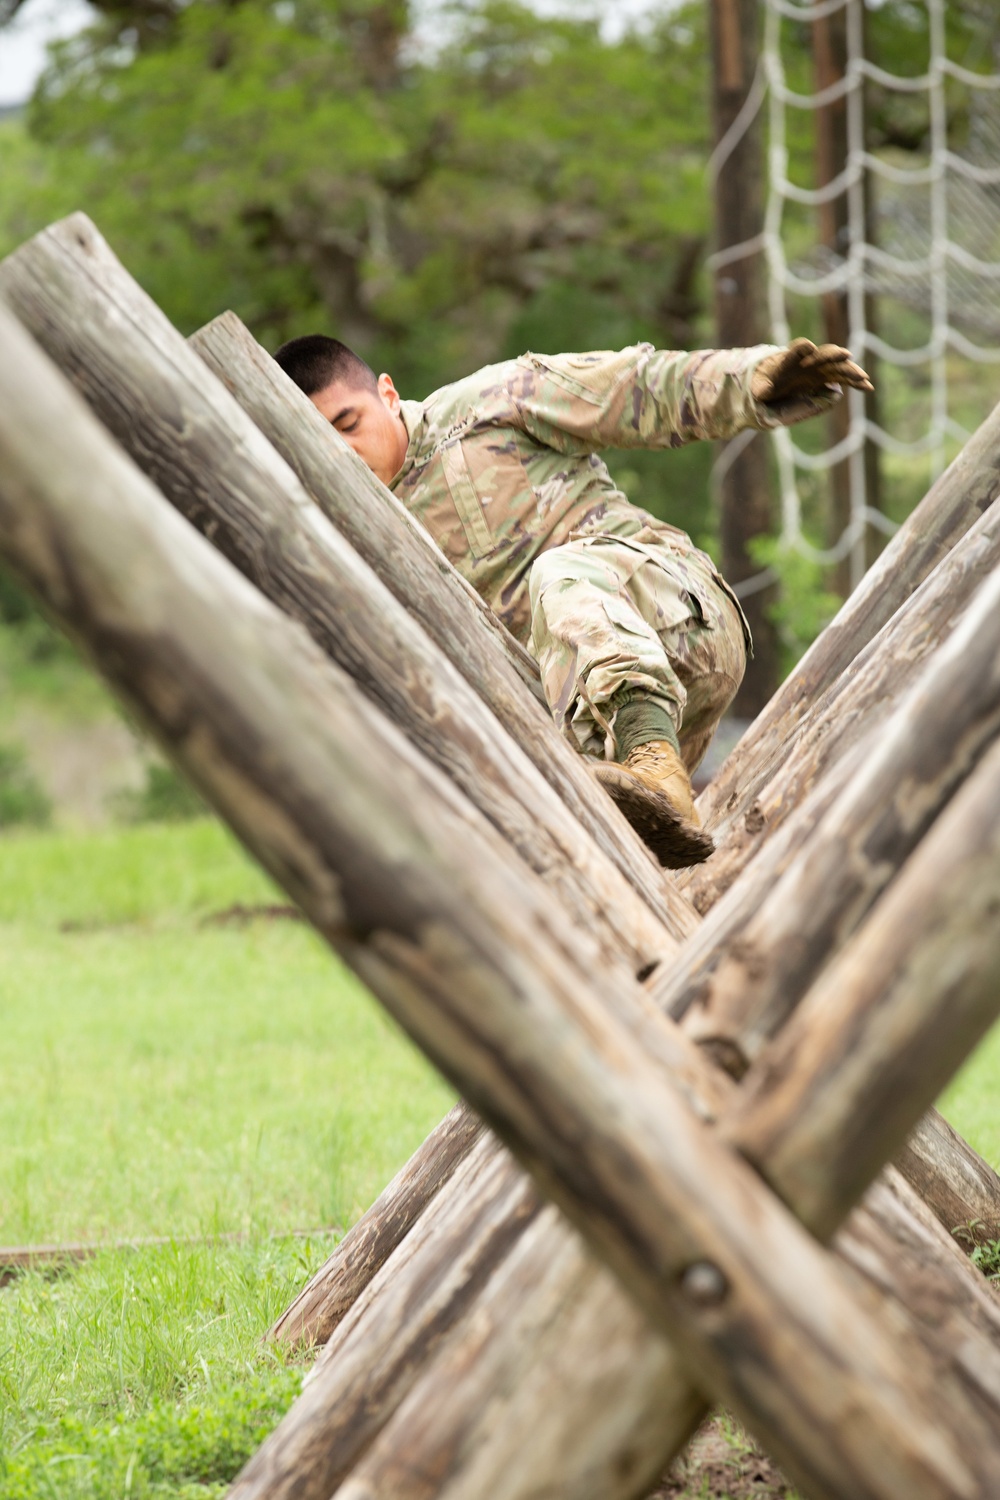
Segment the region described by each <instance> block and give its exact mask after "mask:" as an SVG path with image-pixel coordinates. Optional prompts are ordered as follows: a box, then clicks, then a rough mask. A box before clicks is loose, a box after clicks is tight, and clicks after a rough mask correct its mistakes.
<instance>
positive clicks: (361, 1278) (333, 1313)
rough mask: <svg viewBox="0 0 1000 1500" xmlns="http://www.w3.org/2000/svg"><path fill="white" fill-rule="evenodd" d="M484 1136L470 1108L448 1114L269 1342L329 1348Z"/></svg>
mask: <svg viewBox="0 0 1000 1500" xmlns="http://www.w3.org/2000/svg"><path fill="white" fill-rule="evenodd" d="M482 1133H483V1124H482V1121H481V1120H480V1119H479V1118H478V1117H477V1116H476V1115H474V1114H473V1113H472V1111H471V1110H470V1109H469V1107H468V1106H467V1105H466V1104H462V1103H459V1104H456V1105H455V1107H454V1109H452V1110H449V1112H448V1114H446V1115H445V1117H444V1119H443V1120H442V1121H441V1123H440V1125H438V1126H437V1127H436V1128H435V1129H434V1130H432V1131H431V1133H430V1135H429V1136H428V1137H427V1139H426V1140H425V1141H424V1143H423V1145H422V1146H420V1147H419V1148H418V1149H417V1150H416V1151H415V1152H414V1153H413V1155H412V1156H411V1157H410V1159H409V1161H408V1162H407V1163H406V1164H405V1166H403V1167H402V1168H401V1169H400V1170H399V1171H398V1172H397V1173H396V1175H395V1177H394V1178H393V1179H392V1181H391V1182H390V1183H389V1185H388V1187H386V1188H384V1189H383V1191H382V1192H381V1193H380V1194H379V1196H378V1197H377V1198H376V1199H375V1202H374V1203H373V1204H372V1206H371V1208H370V1209H369V1210H368V1211H367V1213H365V1214H362V1216H361V1218H360V1219H359V1220H358V1222H357V1223H356V1224H354V1225H352V1227H351V1228H350V1229H349V1230H348V1232H347V1233H346V1234H345V1235H344V1238H343V1239H342V1240H341V1242H340V1244H339V1245H338V1246H337V1248H336V1249H335V1250H334V1252H333V1254H332V1255H331V1256H330V1257H329V1258H328V1259H327V1260H326V1261H325V1262H324V1263H323V1265H322V1266H321V1267H320V1268H319V1270H318V1271H317V1272H316V1274H315V1275H314V1276H313V1277H312V1279H311V1280H310V1281H309V1282H308V1283H307V1284H306V1286H304V1287H303V1289H302V1291H301V1292H300V1293H299V1295H298V1296H297V1297H296V1298H295V1301H294V1302H292V1303H291V1305H290V1306H289V1307H288V1308H287V1309H286V1310H285V1312H283V1313H282V1314H281V1317H280V1318H278V1319H277V1321H276V1322H275V1323H274V1325H273V1327H272V1328H271V1329H270V1330H269V1332H268V1335H267V1336H268V1338H269V1339H277V1340H281V1341H282V1342H288V1343H304V1344H325V1343H326V1342H327V1340H328V1339H329V1338H330V1336H331V1334H332V1333H333V1331H334V1329H335V1328H336V1327H337V1325H338V1324H339V1323H340V1322H341V1321H342V1320H343V1318H344V1317H345V1316H346V1315H347V1313H348V1312H349V1311H350V1310H351V1308H352V1307H353V1306H354V1303H355V1302H356V1301H357V1299H358V1297H359V1296H360V1295H361V1293H362V1292H363V1291H364V1289H365V1287H366V1286H368V1284H369V1283H370V1282H371V1280H372V1278H373V1277H374V1276H375V1275H376V1274H377V1273H378V1272H379V1271H380V1270H381V1269H382V1267H383V1266H384V1265H385V1263H386V1261H387V1260H388V1259H389V1257H390V1255H391V1254H392V1253H393V1251H394V1250H395V1249H396V1247H397V1246H398V1245H400V1244H401V1243H402V1241H403V1240H404V1239H405V1238H406V1236H407V1235H408V1234H409V1232H410V1230H411V1229H412V1228H413V1226H414V1225H415V1224H416V1223H417V1221H418V1220H419V1219H421V1218H422V1216H423V1215H424V1213H425V1211H426V1210H427V1209H428V1208H429V1207H430V1205H431V1203H432V1202H433V1201H434V1199H435V1198H436V1197H437V1195H438V1193H439V1192H440V1191H441V1189H442V1188H443V1187H444V1185H445V1183H447V1182H451V1180H452V1178H453V1176H454V1174H455V1171H456V1169H457V1168H458V1167H459V1165H460V1164H461V1163H462V1162H463V1161H464V1160H465V1158H466V1157H467V1156H468V1154H469V1152H470V1151H471V1150H472V1148H473V1146H475V1145H476V1143H477V1141H478V1140H479V1139H480V1137H481V1136H482ZM463 1183H464V1179H463Z"/></svg>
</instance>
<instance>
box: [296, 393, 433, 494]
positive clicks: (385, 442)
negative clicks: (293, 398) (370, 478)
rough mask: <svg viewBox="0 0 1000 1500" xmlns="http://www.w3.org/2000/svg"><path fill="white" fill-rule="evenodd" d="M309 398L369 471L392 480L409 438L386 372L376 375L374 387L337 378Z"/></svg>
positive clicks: (386, 480)
mask: <svg viewBox="0 0 1000 1500" xmlns="http://www.w3.org/2000/svg"><path fill="white" fill-rule="evenodd" d="M309 399H310V401H311V402H312V404H313V406H315V407H316V410H317V411H318V412H320V413H321V414H322V416H324V417H325V418H326V420H327V421H328V422H329V423H330V425H331V427H336V429H337V431H338V432H339V433H340V435H341V437H342V438H343V439H344V441H345V443H347V444H348V446H349V447H351V448H353V449H354V451H355V453H356V454H357V455H358V457H359V458H362V459H364V461H365V463H366V464H367V465H368V467H369V469H371V471H372V473H373V474H376V475H377V476H378V478H379V479H381V481H382V483H383V484H389V483H391V481H392V480H393V479H394V478H395V477H396V475H397V474H398V473H399V471H400V469H401V468H402V467H403V459H404V458H405V457H406V448H407V443H408V442H409V438H408V436H407V432H406V427H405V426H404V424H403V418H402V414H401V412H400V407H399V395H398V393H397V391H396V387H395V386H394V385H393V383H392V381H391V380H390V379H389V376H388V375H380V376H379V378H378V390H377V391H372V390H364V389H362V390H359V389H357V388H356V387H355V386H350V385H346V384H345V383H344V382H343V381H340V380H337V381H334V383H333V384H332V385H328V386H326V387H324V389H323V390H321V391H317V392H316V393H315V395H313V396H310V397H309Z"/></svg>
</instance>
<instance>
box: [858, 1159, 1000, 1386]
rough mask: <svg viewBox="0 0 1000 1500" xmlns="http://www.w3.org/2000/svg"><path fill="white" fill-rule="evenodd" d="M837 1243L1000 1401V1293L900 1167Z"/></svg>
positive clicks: (970, 1380) (877, 1187)
mask: <svg viewBox="0 0 1000 1500" xmlns="http://www.w3.org/2000/svg"><path fill="white" fill-rule="evenodd" d="M833 1245H834V1247H835V1249H836V1251H837V1253H838V1254H839V1255H841V1256H842V1257H843V1258H844V1259H845V1260H847V1261H848V1262H849V1263H850V1264H851V1265H853V1266H854V1267H855V1268H856V1270H857V1271H858V1272H859V1273H860V1274H861V1275H863V1276H864V1277H865V1278H866V1279H867V1280H869V1281H870V1282H871V1283H872V1284H873V1285H874V1286H877V1287H879V1288H880V1289H881V1290H882V1291H883V1292H884V1293H885V1295H886V1296H888V1297H893V1298H895V1299H897V1300H898V1301H899V1302H901V1303H902V1304H903V1305H904V1307H906V1308H907V1309H908V1310H909V1312H911V1313H912V1314H913V1316H914V1317H916V1318H918V1319H919V1321H920V1322H921V1324H922V1325H923V1326H924V1327H925V1328H927V1329H928V1330H929V1331H931V1332H932V1333H933V1335H934V1344H935V1347H936V1349H937V1350H938V1352H939V1354H941V1355H942V1356H943V1357H945V1358H946V1359H947V1360H948V1361H949V1362H950V1363H951V1364H952V1365H953V1366H954V1368H955V1369H956V1370H958V1371H959V1372H960V1373H961V1374H962V1375H963V1378H964V1379H965V1380H966V1383H967V1384H968V1385H969V1386H970V1389H974V1390H978V1391H979V1392H980V1393H981V1394H983V1395H985V1396H986V1398H987V1399H988V1400H989V1402H990V1404H991V1405H992V1406H994V1407H996V1406H997V1405H998V1404H1000V1379H998V1375H997V1372H998V1364H1000V1297H998V1295H997V1291H996V1288H995V1286H994V1284H993V1283H992V1282H990V1281H987V1279H986V1277H985V1276H983V1275H982V1273H981V1272H980V1271H978V1270H977V1269H976V1267H975V1266H974V1265H973V1264H972V1262H971V1261H970V1260H969V1259H968V1257H967V1256H966V1255H965V1253H964V1251H962V1250H961V1249H960V1248H959V1246H958V1244H957V1243H956V1241H955V1238H954V1236H953V1235H951V1234H949V1233H948V1231H947V1230H946V1229H945V1228H944V1227H943V1226H942V1225H941V1223H940V1222H939V1221H938V1219H937V1218H936V1217H935V1215H934V1214H933V1213H932V1212H931V1210H930V1209H929V1208H928V1207H927V1205H926V1204H925V1203H924V1202H923V1200H922V1199H921V1198H920V1196H919V1195H918V1194H917V1193H916V1192H915V1191H914V1189H913V1188H911V1187H910V1185H909V1183H908V1182H907V1181H906V1179H905V1178H904V1177H903V1175H902V1173H901V1172H899V1171H898V1170H897V1169H896V1168H895V1167H887V1168H886V1169H885V1171H884V1172H883V1173H882V1174H881V1176H880V1177H879V1178H878V1180H877V1181H876V1182H875V1183H873V1184H872V1186H871V1187H870V1188H869V1189H868V1191H867V1193H866V1194H865V1196H864V1199H863V1200H862V1203H861V1205H860V1206H859V1207H858V1208H857V1209H855V1210H854V1212H853V1213H852V1214H851V1215H850V1216H849V1217H848V1218H847V1219H846V1220H845V1222H844V1224H843V1225H842V1226H841V1228H840V1229H839V1230H838V1231H837V1234H836V1236H835V1237H834V1240H833Z"/></svg>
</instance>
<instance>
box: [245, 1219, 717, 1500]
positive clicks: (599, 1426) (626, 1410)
mask: <svg viewBox="0 0 1000 1500" xmlns="http://www.w3.org/2000/svg"><path fill="white" fill-rule="evenodd" d="M582 1391H586V1400H584V1401H581V1400H580V1399H579V1393H580V1392H582ZM703 1411H704V1406H703V1403H702V1401H701V1399H700V1398H699V1397H698V1395H697V1394H696V1393H695V1392H694V1391H693V1390H692V1388H691V1386H690V1385H689V1384H688V1382H687V1381H686V1380H685V1378H684V1375H683V1371H682V1370H681V1368H680V1365H679V1362H678V1359H677V1356H676V1355H675V1354H674V1352H673V1351H672V1349H671V1347H670V1345H669V1343H668V1342H667V1340H666V1339H664V1338H662V1337H661V1336H659V1335H657V1334H655V1333H653V1332H652V1331H651V1330H650V1329H649V1327H648V1325H647V1324H646V1322H645V1320H644V1318H643V1316H642V1313H641V1312H640V1311H639V1309H638V1308H637V1307H636V1306H635V1305H634V1304H633V1303H632V1302H630V1301H629V1299H628V1298H627V1297H625V1296H624V1294H623V1293H622V1291H621V1288H620V1287H619V1286H618V1284H617V1282H616V1281H615V1279H614V1277H613V1276H612V1275H611V1274H610V1272H608V1271H607V1270H605V1268H604V1267H603V1266H600V1265H598V1264H597V1262H595V1261H594V1259H593V1258H592V1256H590V1255H589V1254H588V1253H587V1252H586V1250H585V1249H584V1246H583V1244H582V1242H581V1241H580V1239H579V1237H578V1236H577V1235H576V1234H574V1233H573V1231H572V1230H570V1228H569V1227H568V1225H566V1223H565V1221H564V1220H561V1219H560V1217H559V1216H558V1214H557V1211H556V1210H555V1209H553V1208H551V1207H550V1208H548V1209H546V1210H545V1212H544V1213H543V1214H541V1215H540V1216H539V1218H538V1219H537V1220H536V1221H535V1223H534V1224H533V1225H532V1226H531V1228H530V1229H529V1230H528V1231H527V1232H526V1234H524V1235H523V1236H522V1238H521V1240H520V1241H519V1242H518V1244H517V1246H516V1247H515V1249H514V1250H513V1252H512V1253H511V1255H510V1256H509V1257H508V1258H507V1260H506V1262H505V1263H504V1265H503V1267H502V1268H501V1269H500V1270H499V1271H498V1272H497V1273H496V1275H495V1276H494V1277H493V1279H492V1280H491V1282H490V1284H489V1286H488V1287H487V1288H486V1290H485V1292H484V1293H483V1295H482V1296H481V1297H480V1299H479V1301H478V1302H477V1304H476V1309H475V1312H474V1314H473V1315H472V1316H470V1317H468V1318H466V1319H465V1321H464V1323H463V1325H462V1327H461V1328H460V1329H459V1330H458V1331H457V1335H456V1336H455V1337H453V1338H452V1339H450V1340H449V1341H448V1343H447V1344H445V1345H444V1346H443V1347H442V1349H441V1351H440V1354H439V1355H438V1356H437V1357H436V1358H435V1359H434V1360H433V1361H430V1362H429V1363H428V1366H427V1368H426V1370H425V1371H424V1372H423V1374H422V1377H421V1379H420V1380H419V1382H417V1383H416V1384H415V1385H414V1387H413V1389H412V1391H411V1392H410V1393H409V1395H408V1396H407V1398H406V1400H405V1401H404V1402H402V1403H401V1405H400V1407H399V1408H398V1410H397V1411H396V1412H395V1413H394V1415H393V1416H392V1418H391V1420H390V1422H389V1423H388V1424H387V1426H386V1427H385V1428H384V1429H383V1431H382V1433H381V1434H380V1435H379V1437H378V1438H377V1439H376V1441H375V1442H374V1444H373V1445H372V1447H371V1448H370V1449H369V1450H368V1452H367V1453H366V1454H365V1455H364V1456H363V1458H362V1459H361V1461H360V1462H359V1463H358V1464H357V1465H356V1467H355V1468H354V1469H353V1470H352V1472H351V1475H350V1477H349V1478H348V1479H347V1480H346V1482H345V1483H344V1484H343V1485H342V1486H341V1488H340V1489H339V1490H337V1491H336V1495H337V1500H368V1497H375V1496H379V1497H383V1496H389V1495H392V1496H393V1497H396V1500H431V1497H436V1500H445V1497H448V1500H455V1497H457V1496H466V1497H476V1500H481V1497H482V1496H485V1495H489V1496H490V1500H525V1497H528V1496H535V1497H537V1496H540V1495H545V1494H560V1495H572V1496H573V1497H574V1500H611V1497H617V1496H623V1495H636V1496H638V1495H643V1494H646V1493H648V1491H649V1490H650V1489H651V1488H652V1487H653V1485H654V1483H655V1482H656V1480H657V1478H658V1477H659V1474H660V1456H661V1452H662V1442H663V1438H662V1434H663V1432H664V1430H667V1431H670V1432H671V1433H673V1434H674V1435H675V1440H676V1438H678V1437H680V1435H681V1434H685V1433H687V1432H690V1431H691V1430H693V1428H694V1426H695V1425H696V1424H697V1422H698V1420H699V1418H700V1417H701V1415H702V1413H703ZM543 1413H544V1414H545V1415H544V1420H542V1419H541V1415H542V1414H543ZM254 1500H257V1497H256V1496H255V1497H254Z"/></svg>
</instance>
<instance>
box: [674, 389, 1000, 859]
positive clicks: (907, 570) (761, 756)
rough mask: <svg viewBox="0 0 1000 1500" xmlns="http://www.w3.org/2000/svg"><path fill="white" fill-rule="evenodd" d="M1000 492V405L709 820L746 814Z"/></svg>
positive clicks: (776, 706) (903, 534)
mask: <svg viewBox="0 0 1000 1500" xmlns="http://www.w3.org/2000/svg"><path fill="white" fill-rule="evenodd" d="M998 495H1000V406H998V407H996V409H995V410H994V411H993V412H992V413H991V415H990V416H989V417H987V419H986V421H985V422H984V423H983V424H982V426H981V427H980V428H979V429H978V431H977V432H976V433H975V434H974V435H973V437H972V438H970V440H969V442H968V443H966V445H965V447H964V448H963V449H962V451H961V453H959V455H958V457H957V458H956V459H955V461H954V462H953V463H952V464H951V465H950V466H949V467H948V468H947V469H946V470H945V472H944V473H943V474H942V475H941V477H940V478H939V479H938V480H937V481H936V483H935V484H934V485H933V486H932V488H931V489H930V490H929V491H928V493H927V494H926V495H925V496H924V499H923V500H922V501H921V503H920V504H919V505H918V506H917V508H916V510H915V511H914V512H913V514H912V515H911V516H909V517H908V518H907V520H906V521H905V522H904V524H903V525H902V526H901V527H900V529H899V531H897V533H896V535H895V536H894V537H893V539H892V541H891V542H890V543H889V545H888V547H886V549H885V551H884V552H883V553H882V554H881V556H880V557H879V558H878V560H877V561H876V562H875V564H874V566H873V567H871V568H870V569H869V571H868V572H867V573H866V574H865V577H864V579H863V580H862V582H861V584H860V585H859V586H858V588H856V589H855V591H854V593H853V594H852V595H851V597H850V599H848V600H847V602H846V604H845V605H844V607H843V608H842V609H841V610H840V611H839V613H838V614H837V617H836V619H835V620H834V621H833V622H832V624H830V625H828V626H827V628H826V629H825V630H824V631H823V633H822V635H821V636H820V637H819V638H818V639H817V640H816V641H815V642H814V643H813V645H812V646H811V647H810V648H809V650H808V651H807V652H806V654H805V656H804V657H803V658H802V660H801V661H800V662H799V664H798V666H797V667H796V668H795V671H794V672H792V674H791V675H790V676H789V677H788V678H787V679H786V681H785V682H784V684H783V685H782V687H781V688H780V689H779V691H778V692H777V693H776V694H775V696H774V698H772V700H771V702H770V704H769V705H768V706H767V708H766V709H765V710H764V712H763V713H761V714H760V715H758V717H757V718H756V719H755V720H754V722H753V724H752V725H751V726H750V728H749V729H748V730H747V732H746V734H745V735H744V736H743V738H742V740H741V741H740V743H739V745H738V746H737V747H736V749H735V750H734V751H733V754H732V755H730V756H729V758H728V760H727V761H726V763H725V765H724V766H723V767H722V768H721V770H720V772H719V774H718V775H717V776H716V777H715V778H714V780H713V781H712V782H711V784H710V785H709V786H708V787H707V788H706V789H705V791H704V792H703V793H702V794H701V798H700V799H699V804H698V806H699V810H700V812H701V816H702V820H703V822H704V823H705V824H706V825H707V826H708V827H709V828H711V829H712V830H713V833H714V832H716V830H723V829H724V827H725V824H726V820H727V819H728V820H729V821H733V820H735V819H737V818H742V817H743V816H745V814H746V813H747V811H748V810H749V809H750V808H752V806H753V804H754V802H755V801H756V799H757V797H758V795H759V793H760V790H761V788H762V787H763V786H765V785H766V783H767V782H768V781H769V780H770V779H771V777H772V776H773V775H774V773H775V771H776V770H777V768H778V767H779V766H780V765H781V764H782V762H783V761H784V760H785V759H786V757H787V756H788V754H789V751H790V750H791V748H792V746H793V745H794V743H795V735H796V728H797V726H798V724H799V721H800V719H801V718H802V716H803V714H805V713H808V712H809V711H810V709H811V707H812V705H813V704H814V703H816V702H817V701H818V699H819V697H820V695H821V694H822V693H823V692H824V690H825V689H826V688H828V687H829V686H830V685H831V684H832V683H833V682H834V681H835V680H836V678H837V677H839V676H840V674H841V672H843V671H844V670H845V669H846V668H847V667H849V666H850V664H851V662H852V661H854V659H855V657H856V656H857V655H858V652H859V651H861V650H862V648H863V647H864V646H866V645H867V644H868V642H869V641H871V640H873V639H874V638H875V636H876V635H877V634H878V632H879V631H880V630H881V629H882V627H883V625H885V624H886V623H887V621H888V620H890V619H891V618H892V616H893V615H894V614H895V612H896V610H897V609H899V607H900V605H901V604H903V603H904V601H905V600H906V599H908V598H909V596H910V594H912V592H913V590H914V589H915V588H917V587H918V586H919V585H920V584H921V583H922V582H923V580H924V579H925V578H926V577H928V575H929V574H930V573H931V572H932V571H933V570H934V568H935V567H936V566H937V564H938V563H939V562H940V561H941V560H942V558H943V557H945V556H946V555H947V553H948V552H949V551H950V550H951V548H952V547H953V546H954V545H955V543H956V542H957V541H958V540H959V539H960V538H961V537H962V536H964V535H965V533H966V532H967V531H968V530H969V528H970V527H971V526H973V525H974V524H975V523H976V521H977V520H978V519H979V517H980V516H981V515H982V514H983V512H984V511H986V510H988V509H989V507H990V506H991V505H992V504H993V503H994V501H995V500H996V499H997V496H998Z"/></svg>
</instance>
